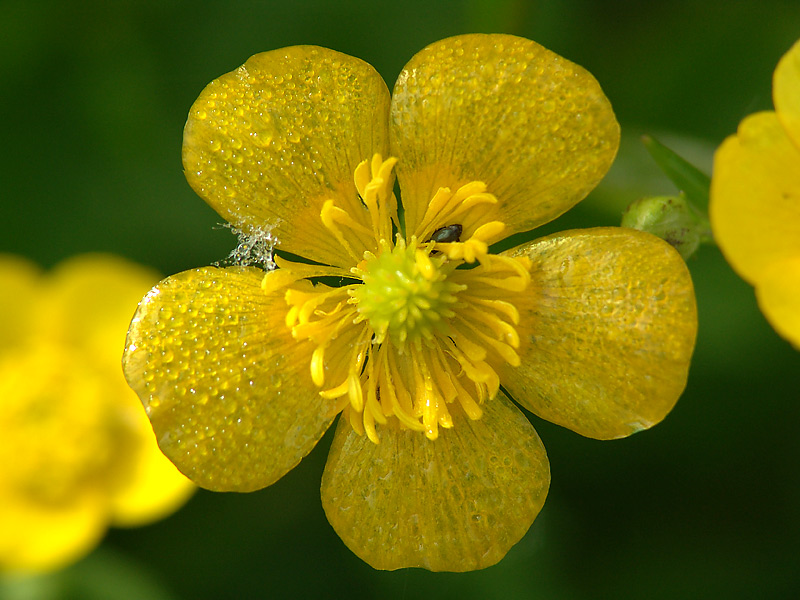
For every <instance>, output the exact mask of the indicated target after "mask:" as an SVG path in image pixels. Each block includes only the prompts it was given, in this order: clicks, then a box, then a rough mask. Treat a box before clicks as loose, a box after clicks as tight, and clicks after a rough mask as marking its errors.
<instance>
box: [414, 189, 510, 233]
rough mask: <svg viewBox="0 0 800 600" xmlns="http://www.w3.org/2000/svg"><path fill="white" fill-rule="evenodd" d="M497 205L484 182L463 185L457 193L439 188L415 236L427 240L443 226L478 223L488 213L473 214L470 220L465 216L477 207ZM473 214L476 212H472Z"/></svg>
mask: <svg viewBox="0 0 800 600" xmlns="http://www.w3.org/2000/svg"><path fill="white" fill-rule="evenodd" d="M481 204H485V205H492V204H497V198H495V197H494V196H493V195H492V194H489V193H488V192H486V184H485V183H483V182H482V181H471V182H470V183H467V184H466V185H462V186H461V187H460V188H458V190H456V191H455V193H453V192H451V191H450V188H439V189H438V190H437V191H436V194H434V196H433V198H432V199H431V201H430V202H429V203H428V208H427V209H426V211H425V215H424V216H423V217H422V222H420V224H419V225H418V227H417V231H416V232H415V234H414V235H416V236H417V239H420V240H427V239H428V238H430V236H431V234H432V233H433V232H434V231H436V230H437V229H439V228H440V227H442V226H447V225H451V224H453V223H460V224H461V225H469V224H471V223H474V222H476V220H478V219H479V218H480V216H483V213H485V212H486V211H478V213H480V215H479V214H472V215H471V217H470V218H469V219H468V220H465V219H464V218H463V216H464V215H465V214H466V213H467V212H468V211H471V209H474V208H475V207H476V206H478V205H481ZM472 212H473V213H474V212H475V211H472Z"/></svg>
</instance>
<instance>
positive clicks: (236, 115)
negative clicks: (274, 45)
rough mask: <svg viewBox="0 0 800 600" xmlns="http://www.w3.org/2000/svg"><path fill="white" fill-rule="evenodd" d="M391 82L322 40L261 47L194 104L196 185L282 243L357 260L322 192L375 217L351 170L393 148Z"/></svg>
mask: <svg viewBox="0 0 800 600" xmlns="http://www.w3.org/2000/svg"><path fill="white" fill-rule="evenodd" d="M388 107H389V91H388V89H387V88H386V84H385V83H384V81H383V79H381V77H380V75H378V73H377V72H376V71H375V70H374V69H373V68H372V67H371V66H369V65H368V64H367V63H365V62H363V61H361V60H359V59H357V58H353V57H351V56H347V55H345V54H341V53H339V52H334V51H333V50H328V49H326V48H318V47H315V46H293V47H290V48H283V49H280V50H273V51H272V52H265V53H263V54H257V55H255V56H253V57H252V58H250V59H249V60H248V61H247V62H246V63H245V64H244V65H243V66H242V67H240V68H238V69H237V70H236V71H233V72H231V73H228V74H227V75H223V76H222V77H220V78H219V79H216V80H215V81H212V82H211V83H210V84H209V85H208V87H206V88H205V90H203V92H202V93H201V94H200V97H199V98H198V99H197V101H196V102H195V103H194V105H193V106H192V109H191V112H190V114H189V119H188V121H187V122H186V128H185V130H184V141H183V165H184V169H185V171H186V178H187V179H188V181H189V183H190V184H191V186H192V187H193V188H194V190H195V191H196V192H197V193H198V194H199V195H200V196H201V197H202V198H203V199H204V200H206V202H208V203H209V204H210V205H211V206H212V207H213V208H214V209H215V210H216V211H217V212H218V213H219V214H220V215H222V216H223V217H224V218H225V219H226V220H228V221H230V222H231V223H233V224H234V225H235V226H236V227H238V228H240V229H242V230H244V231H246V232H248V233H251V234H255V235H265V234H266V233H269V234H271V236H272V237H273V238H275V239H276V240H277V245H278V246H279V247H280V248H283V249H284V250H287V251H289V252H293V253H295V254H298V255H300V256H305V257H306V258H311V259H314V260H316V261H319V262H323V263H326V264H334V265H338V266H348V267H349V266H352V259H350V258H349V256H348V255H347V253H346V252H345V251H344V249H343V248H342V246H341V245H340V244H339V243H338V242H337V241H336V239H335V237H334V236H333V235H332V234H331V232H330V231H329V230H327V229H326V228H325V227H324V226H323V224H322V221H321V220H320V211H321V209H322V206H323V203H324V202H325V200H328V199H334V200H335V202H336V204H337V206H339V207H340V208H343V209H346V210H348V212H349V213H350V214H351V216H354V217H356V218H361V219H362V220H363V224H364V225H365V226H370V221H369V218H368V216H367V215H366V211H365V210H362V205H361V202H360V200H358V196H357V192H356V187H355V183H354V181H353V173H354V171H355V168H356V166H358V164H359V163H360V162H361V161H363V160H366V159H371V158H372V156H373V154H375V153H380V154H382V155H384V156H386V155H387V151H388V124H387V118H388Z"/></svg>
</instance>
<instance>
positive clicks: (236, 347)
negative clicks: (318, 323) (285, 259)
mask: <svg viewBox="0 0 800 600" xmlns="http://www.w3.org/2000/svg"><path fill="white" fill-rule="evenodd" d="M274 273H278V271H273V272H272V273H269V274H268V275H267V277H271V276H272V275H273V274H274ZM263 279H264V272H263V271H261V270H259V269H255V268H228V269H216V268H204V269H196V270H193V271H185V272H183V273H180V274H178V275H175V276H174V277H170V278H167V279H165V280H164V281H162V282H161V283H159V284H158V285H157V286H156V287H154V288H153V289H152V290H151V291H150V293H148V294H147V296H145V298H144V299H143V300H142V301H141V302H140V304H139V308H138V310H137V312H136V315H135V316H134V318H133V321H132V323H131V327H130V330H129V332H128V341H127V345H126V348H125V355H124V357H123V366H124V369H125V376H126V377H127V379H128V383H129V384H130V386H131V387H132V388H133V389H134V390H135V391H136V392H137V393H138V394H139V398H140V399H141V400H142V403H143V404H144V406H145V408H146V410H147V413H148V416H149V417H150V421H151V422H152V424H153V429H154V431H155V434H156V438H157V439H158V444H159V446H160V447H161V450H162V451H163V452H164V454H166V455H167V457H168V458H169V459H170V460H172V462H173V463H175V465H176V466H177V467H178V469H180V470H181V471H182V472H183V473H184V474H186V475H187V476H188V477H189V478H190V479H191V480H192V481H194V482H195V483H197V484H198V485H200V486H202V487H205V488H208V489H211V490H220V491H221V490H234V491H251V490H256V489H259V488H263V487H265V486H268V485H270V484H271V483H273V482H275V481H276V480H277V479H279V478H280V477H282V476H283V475H284V474H285V473H287V472H288V471H289V470H290V469H291V468H292V467H294V466H295V465H296V464H297V463H298V462H300V459H302V458H303V457H304V456H305V455H306V454H308V453H309V452H310V451H311V449H312V448H313V447H314V445H315V444H316V443H317V441H318V440H319V438H320V437H321V436H322V434H323V433H324V432H325V430H326V429H327V428H328V426H329V425H330V423H331V421H332V419H333V412H332V403H331V402H329V401H326V400H323V399H322V398H321V397H320V395H319V393H318V390H317V388H316V386H315V385H314V384H313V382H312V381H311V375H310V372H309V366H308V365H309V361H310V359H311V353H312V351H313V347H312V345H311V344H310V343H309V342H307V341H301V342H297V341H295V340H294V339H293V338H292V335H291V332H290V330H289V328H288V327H286V325H285V322H284V320H285V315H286V312H287V309H288V307H287V306H286V303H285V301H284V293H283V290H280V289H279V290H276V291H273V292H271V293H269V294H268V293H266V292H264V291H263V290H262V287H261V282H262V280H263Z"/></svg>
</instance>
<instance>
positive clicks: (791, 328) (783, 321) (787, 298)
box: [756, 254, 800, 350]
mask: <svg viewBox="0 0 800 600" xmlns="http://www.w3.org/2000/svg"><path fill="white" fill-rule="evenodd" d="M756 297H757V298H758V305H759V306H760V307H761V312H763V313H764V316H765V317H767V320H768V321H769V322H770V324H771V325H772V326H773V327H774V328H775V331H777V332H778V333H779V334H780V335H782V336H783V337H785V338H786V339H787V340H789V341H790V342H791V343H792V344H793V345H794V346H795V348H797V349H798V350H800V254H799V255H798V256H796V257H794V258H790V259H786V260H783V261H779V262H776V263H774V264H773V265H771V266H770V268H768V269H767V270H766V271H765V272H764V273H763V274H762V277H761V278H760V279H759V280H758V282H757V283H756Z"/></svg>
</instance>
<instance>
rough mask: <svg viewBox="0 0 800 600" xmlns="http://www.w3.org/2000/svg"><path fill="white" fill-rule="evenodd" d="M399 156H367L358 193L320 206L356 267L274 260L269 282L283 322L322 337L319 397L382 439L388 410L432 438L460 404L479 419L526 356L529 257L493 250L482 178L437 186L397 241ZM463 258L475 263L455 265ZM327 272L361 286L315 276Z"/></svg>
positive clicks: (302, 335)
mask: <svg viewBox="0 0 800 600" xmlns="http://www.w3.org/2000/svg"><path fill="white" fill-rule="evenodd" d="M396 162H397V160H396V159H394V158H389V159H387V160H385V161H384V160H383V159H382V158H381V157H380V156H379V155H376V156H374V157H373V158H372V160H371V161H364V162H362V163H361V164H360V165H359V166H358V167H357V168H356V171H355V177H354V179H355V184H356V190H357V191H358V197H357V198H358V201H357V202H356V201H354V199H343V200H340V205H338V206H337V204H336V201H335V200H332V199H331V200H326V201H325V202H324V203H323V206H322V210H321V212H320V219H321V220H322V223H323V224H324V225H325V227H326V228H327V229H328V230H329V231H330V232H331V234H332V235H333V236H334V237H335V238H336V239H337V240H338V242H339V243H340V245H341V246H342V248H343V249H344V251H345V252H346V253H347V254H348V255H349V256H351V257H352V259H353V264H354V265H355V266H354V267H352V268H351V269H350V270H349V271H346V270H345V269H343V268H341V267H326V266H324V265H307V264H299V263H290V262H289V261H286V260H283V259H280V258H276V259H275V262H276V264H277V265H278V266H279V267H280V269H278V270H277V271H273V272H271V273H268V274H267V276H266V277H265V278H264V283H263V284H262V287H264V289H265V290H267V291H274V290H276V289H280V288H286V292H285V298H286V302H287V304H288V305H289V311H288V313H287V315H286V325H287V326H288V327H290V328H291V330H292V335H293V336H294V337H295V339H307V340H310V341H311V342H312V343H313V344H314V351H313V353H312V356H311V362H310V368H311V378H312V380H313V381H314V383H315V384H316V385H317V386H318V387H319V388H320V395H322V396H323V397H325V398H328V399H339V402H338V404H337V406H336V410H337V411H343V415H342V418H345V419H347V420H348V421H349V422H350V424H351V425H352V426H353V429H355V430H356V431H357V432H358V433H360V434H364V433H366V435H367V436H368V437H369V439H370V440H372V441H373V442H375V443H376V444H377V443H378V442H379V436H378V429H377V428H376V423H377V424H385V423H386V422H387V419H389V418H396V419H398V421H399V422H400V424H401V425H402V426H403V427H406V428H408V429H411V430H414V431H420V432H424V433H425V435H426V436H427V437H428V438H429V439H431V440H434V439H436V438H437V437H438V431H439V429H438V428H439V427H445V428H448V427H452V426H453V419H452V417H451V414H450V409H451V407H453V406H457V407H458V409H459V410H461V411H463V413H465V414H466V415H467V416H468V417H469V418H471V419H479V418H480V417H481V415H482V414H483V411H482V410H481V408H480V405H481V404H482V403H483V402H485V401H487V400H491V399H493V398H494V396H495V395H496V394H497V392H498V390H499V388H500V378H499V377H498V375H497V371H496V367H497V366H498V365H500V364H502V363H504V362H505V363H508V364H510V365H512V366H517V365H518V364H519V356H518V355H517V353H516V350H515V349H516V348H518V347H519V336H518V335H517V332H516V329H515V325H516V324H517V323H518V322H519V312H518V311H517V309H516V307H515V306H514V302H513V299H514V297H515V294H518V293H521V292H523V291H525V289H526V287H527V285H528V283H529V281H530V275H529V269H530V261H529V260H528V259H527V258H524V257H517V258H511V257H507V256H497V255H491V254H489V252H488V243H489V242H490V241H492V240H494V239H497V237H498V235H499V234H500V233H501V232H502V230H503V229H504V227H505V226H504V224H503V223H500V222H499V221H490V220H488V218H487V217H486V214H487V207H488V208H490V207H491V206H492V205H493V204H495V203H496V202H497V199H496V198H495V197H494V196H493V195H492V194H490V193H488V192H487V191H486V185H485V184H483V183H482V182H479V181H473V182H470V183H467V184H466V185H463V186H461V187H460V188H458V189H457V190H456V191H455V192H452V191H451V190H449V189H448V188H439V190H438V191H437V192H436V193H435V194H434V196H433V198H432V199H431V200H430V202H429V203H428V206H427V208H426V209H425V212H424V214H423V215H422V218H421V220H420V221H419V225H418V226H417V229H416V231H414V232H412V233H411V235H409V237H408V238H406V239H404V238H403V237H402V236H401V235H399V234H398V235H396V236H395V241H394V243H393V240H392V236H393V231H394V230H396V229H397V227H398V225H399V223H398V217H397V201H396V199H395V197H394V194H393V193H392V185H393V183H394V178H393V177H392V169H393V167H394V165H395V163H396ZM365 209H366V210H365ZM462 237H463V238H464V240H463V241H462ZM420 240H422V241H420ZM465 263H472V264H473V266H472V267H471V268H464V269H459V268H458V267H459V266H461V265H464V264H465ZM475 263H477V264H475ZM326 275H327V276H336V277H348V278H351V279H353V278H355V279H356V280H358V283H352V284H349V285H345V286H343V287H339V288H332V287H328V286H326V285H323V284H321V283H319V284H316V285H314V284H312V283H311V282H310V281H308V280H309V279H311V278H314V277H319V276H326ZM331 379H333V386H331V385H330V384H329V381H330V380H331Z"/></svg>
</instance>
